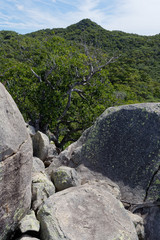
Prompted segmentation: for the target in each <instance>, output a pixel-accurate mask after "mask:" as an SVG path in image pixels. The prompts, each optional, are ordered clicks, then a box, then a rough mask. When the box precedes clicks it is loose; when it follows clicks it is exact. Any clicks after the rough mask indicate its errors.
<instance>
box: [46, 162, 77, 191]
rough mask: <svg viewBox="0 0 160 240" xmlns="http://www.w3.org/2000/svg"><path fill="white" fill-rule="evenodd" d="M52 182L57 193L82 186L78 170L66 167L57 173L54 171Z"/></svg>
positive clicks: (60, 168) (62, 167) (59, 169)
mask: <svg viewBox="0 0 160 240" xmlns="http://www.w3.org/2000/svg"><path fill="white" fill-rule="evenodd" d="M51 180H52V181H53V183H54V185H55V187H56V189H57V191H61V190H64V189H66V188H69V187H75V186H78V185H80V179H79V177H78V174H77V172H76V170H75V169H74V168H70V167H66V166H61V167H59V168H58V169H57V170H56V171H55V172H54V171H53V172H52V175H51Z"/></svg>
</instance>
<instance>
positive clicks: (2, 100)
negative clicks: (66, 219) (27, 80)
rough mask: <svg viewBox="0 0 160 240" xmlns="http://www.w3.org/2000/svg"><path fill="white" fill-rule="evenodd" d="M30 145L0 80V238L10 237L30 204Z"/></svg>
mask: <svg viewBox="0 0 160 240" xmlns="http://www.w3.org/2000/svg"><path fill="white" fill-rule="evenodd" d="M32 155H33V154H32V144H31V139H30V136H29V134H28V132H27V130H26V126H25V122H24V120H23V117H22V115H21V114H20V112H19V110H18V108H17V106H16V104H15V102H14V101H13V99H12V98H11V96H10V95H9V93H8V92H7V91H6V89H5V88H4V86H3V85H2V84H1V83H0V239H1V240H6V239H9V236H10V233H11V232H12V231H13V230H14V229H15V227H16V226H17V224H18V222H19V220H20V219H21V218H22V217H23V216H24V214H26V212H27V210H28V209H29V208H30V204H31V172H32Z"/></svg>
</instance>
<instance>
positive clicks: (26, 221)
mask: <svg viewBox="0 0 160 240" xmlns="http://www.w3.org/2000/svg"><path fill="white" fill-rule="evenodd" d="M18 227H19V229H20V231H21V233H26V232H28V231H34V232H39V229H40V224H39V221H38V220H37V219H36V216H35V212H34V211H33V210H30V211H29V213H28V214H27V215H26V216H25V217H24V218H22V219H21V221H20V223H19V226H18Z"/></svg>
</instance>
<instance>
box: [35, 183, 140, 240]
mask: <svg viewBox="0 0 160 240" xmlns="http://www.w3.org/2000/svg"><path fill="white" fill-rule="evenodd" d="M38 219H39V221H40V224H41V239H42V240H55V239H56V240H64V239H66V240H74V239H76V240H82V239H87V240H93V239H94V240H104V239H107V240H114V239H122V240H128V239H130V240H138V237H137V234H136V231H135V227H134V225H133V222H132V221H131V220H130V218H129V216H128V214H127V212H126V211H125V209H124V207H123V205H122V204H121V203H120V201H119V200H117V199H116V198H114V197H113V195H112V194H111V193H109V192H108V191H106V190H104V186H103V188H101V185H99V186H95V185H94V184H93V185H88V184H84V185H83V186H79V187H73V188H69V189H66V190H64V191H61V192H58V193H56V194H54V195H52V196H51V197H49V198H48V199H47V200H46V201H45V204H44V205H43V206H42V208H41V209H40V210H39V212H38Z"/></svg>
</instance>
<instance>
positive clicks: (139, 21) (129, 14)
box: [103, 0, 160, 35]
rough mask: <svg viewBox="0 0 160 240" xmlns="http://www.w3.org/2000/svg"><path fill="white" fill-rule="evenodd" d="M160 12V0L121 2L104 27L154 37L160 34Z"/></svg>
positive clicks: (122, 0)
mask: <svg viewBox="0 0 160 240" xmlns="http://www.w3.org/2000/svg"><path fill="white" fill-rule="evenodd" d="M159 12H160V1H159V0H119V4H118V5H117V8H116V9H115V11H114V13H113V15H111V16H110V17H109V18H108V23H103V26H104V27H108V29H111V30H113V29H115V30H122V31H126V32H132V33H138V34H143V35H145V34H146V35H149V34H151V35H153V34H157V33H159V32H160V14H159Z"/></svg>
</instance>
